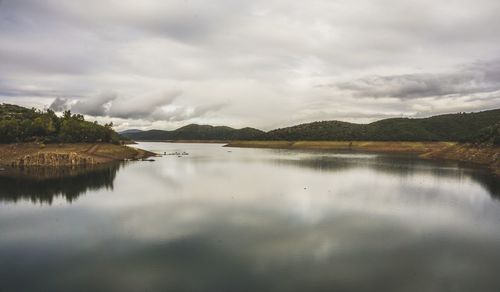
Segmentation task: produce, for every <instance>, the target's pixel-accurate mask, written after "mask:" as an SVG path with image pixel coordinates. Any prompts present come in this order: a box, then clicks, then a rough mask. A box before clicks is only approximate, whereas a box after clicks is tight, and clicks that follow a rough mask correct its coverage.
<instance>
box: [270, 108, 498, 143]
mask: <svg viewBox="0 0 500 292" xmlns="http://www.w3.org/2000/svg"><path fill="white" fill-rule="evenodd" d="M498 122H500V109H496V110H489V111H483V112H477V113H459V114H447V115H439V116H434V117H430V118H423V119H409V118H391V119H384V120H380V121H377V122H373V123H370V124H352V123H345V122H338V121H325V122H314V123H308V124H302V125H298V126H293V127H288V128H283V129H277V130H273V131H270V132H268V135H269V138H270V139H276V140H358V141H360V140H366V141H472V140H474V139H476V138H477V137H478V135H480V134H481V133H482V132H483V131H485V130H486V129H487V128H488V127H492V126H493V125H495V124H496V123H498Z"/></svg>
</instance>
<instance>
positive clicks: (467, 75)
mask: <svg viewBox="0 0 500 292" xmlns="http://www.w3.org/2000/svg"><path fill="white" fill-rule="evenodd" d="M330 86H333V87H336V88H338V89H340V90H348V91H352V92H353V94H354V95H355V96H358V97H376V98H378V97H395V98H399V99H403V100H404V99H415V98H425V97H434V96H445V95H452V94H456V95H460V96H463V95H469V94H475V93H486V92H494V91H497V90H500V60H495V61H491V62H476V63H473V64H469V65H467V66H465V67H463V68H461V69H459V70H457V71H455V72H452V73H440V74H431V73H418V74H403V75H390V76H369V77H365V78H361V79H357V80H354V81H349V82H344V83H337V84H332V85H330Z"/></svg>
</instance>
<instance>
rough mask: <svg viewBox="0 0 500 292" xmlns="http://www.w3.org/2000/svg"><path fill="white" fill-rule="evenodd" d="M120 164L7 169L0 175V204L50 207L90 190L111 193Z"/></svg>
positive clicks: (71, 199)
mask: <svg viewBox="0 0 500 292" xmlns="http://www.w3.org/2000/svg"><path fill="white" fill-rule="evenodd" d="M119 168H120V164H106V165H98V166H93V167H78V168H71V167H63V168H52V167H31V168H8V169H4V170H3V171H1V172H0V201H5V202H17V201H19V200H29V201H31V202H33V203H46V204H52V202H53V200H54V198H55V197H58V196H61V197H64V198H65V199H66V201H67V202H73V201H74V200H76V199H77V198H78V197H79V196H80V195H82V194H84V193H85V192H87V191H90V190H94V191H95V190H98V189H101V188H106V189H111V190H112V189H113V181H114V180H115V177H116V173H117V171H118V170H119Z"/></svg>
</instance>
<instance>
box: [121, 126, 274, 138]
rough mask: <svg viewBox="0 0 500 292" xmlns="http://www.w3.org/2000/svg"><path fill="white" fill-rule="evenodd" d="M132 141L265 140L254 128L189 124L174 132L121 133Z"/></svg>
mask: <svg viewBox="0 0 500 292" xmlns="http://www.w3.org/2000/svg"><path fill="white" fill-rule="evenodd" d="M121 135H123V136H124V137H127V138H130V139H133V140H143V141H144V140H224V141H229V140H253V139H265V135H266V133H265V132H264V131H261V130H257V129H254V128H243V129H234V128H231V127H225V126H215V127H214V126H209V125H196V124H191V125H187V126H184V127H182V128H179V129H177V130H174V131H163V130H150V131H141V132H137V131H134V132H127V131H125V132H121Z"/></svg>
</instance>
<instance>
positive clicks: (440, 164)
mask: <svg viewBox="0 0 500 292" xmlns="http://www.w3.org/2000/svg"><path fill="white" fill-rule="evenodd" d="M283 153H285V154H287V155H282V156H280V157H278V158H275V159H273V160H272V161H271V162H272V163H276V164H283V165H290V166H294V167H299V168H309V169H313V170H316V171H327V172H341V171H346V170H349V169H363V168H369V169H372V170H374V171H376V172H378V173H387V174H390V175H397V176H399V177H408V176H412V175H428V176H434V177H440V178H451V179H458V180H461V179H468V178H470V179H473V180H475V181H477V182H478V183H479V184H481V185H482V186H483V187H484V188H485V189H486V190H487V191H488V192H489V193H490V195H491V196H492V198H495V199H499V200H500V179H498V177H496V176H495V175H494V174H492V173H491V172H490V171H489V170H488V169H485V168H481V167H478V166H474V165H470V164H461V163H457V162H452V161H432V160H424V159H419V158H418V157H416V156H415V155H404V154H403V155H394V154H389V155H384V154H359V153H358V154H356V153H334V154H333V153H325V152H324V151H322V152H318V151H309V152H288V151H285V152H283Z"/></svg>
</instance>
